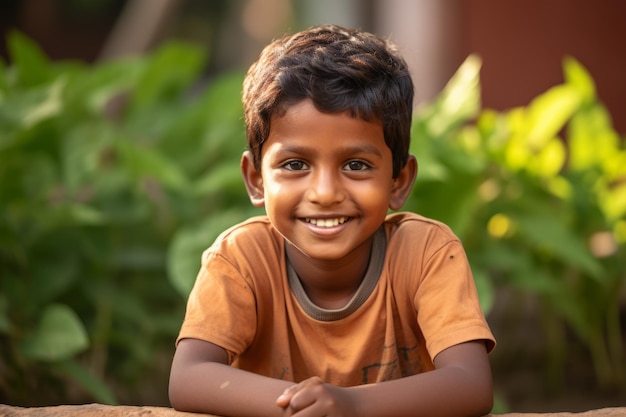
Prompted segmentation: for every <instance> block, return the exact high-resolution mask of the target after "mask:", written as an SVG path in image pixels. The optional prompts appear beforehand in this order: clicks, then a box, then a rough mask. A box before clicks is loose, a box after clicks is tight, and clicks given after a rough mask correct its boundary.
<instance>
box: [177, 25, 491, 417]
mask: <svg viewBox="0 0 626 417" xmlns="http://www.w3.org/2000/svg"><path fill="white" fill-rule="evenodd" d="M412 101H413V85H412V82H411V78H410V76H409V72H408V69H407V66H406V64H405V62H404V60H403V59H402V58H401V57H400V56H399V54H398V52H397V51H396V49H395V48H394V47H393V46H392V45H390V44H389V43H388V42H386V41H384V40H381V39H379V38H377V37H375V36H373V35H371V34H368V33H364V32H359V31H355V30H349V29H344V28H341V27H338V26H320V27H314V28H311V29H309V30H306V31H303V32H301V33H297V34H295V35H292V36H287V37H285V38H283V39H280V40H277V41H274V42H273V43H272V44H270V45H269V46H268V47H266V48H265V50H264V51H263V52H262V53H261V55H260V57H259V60H258V61H257V62H256V63H254V64H253V65H252V66H251V68H250V70H249V71H248V74H247V76H246V79H245V81H244V87H243V105H244V109H245V120H246V134H247V139H248V150H247V151H246V152H244V154H243V157H242V159H241V170H242V173H243V177H244V182H245V185H246V189H247V192H248V195H249V197H250V200H251V202H252V204H253V205H255V206H257V207H265V210H266V213H267V216H262V217H256V218H252V219H249V220H248V221H245V222H243V223H242V224H239V225H236V226H234V227H232V228H230V229H229V230H227V231H225V232H224V233H223V234H222V235H221V236H220V237H218V239H217V240H216V241H215V242H214V243H213V245H212V246H211V247H210V248H209V249H208V250H207V251H206V252H205V253H204V254H203V257H202V268H201V270H200V272H199V275H198V277H197V280H196V283H195V286H194V288H193V290H192V292H191V294H190V297H189V301H188V306H187V313H186V316H185V320H184V323H183V325H182V328H181V332H180V335H179V337H178V345H177V350H176V354H175V356H174V360H173V363H172V371H171V377H170V401H171V403H172V405H173V406H174V407H175V408H176V409H179V410H186V411H196V412H205V413H213V414H218V415H223V416H234V417H244V416H255V417H260V416H302V417H305V416H307V417H308V416H392V417H401V416H422V415H423V416H430V417H432V416H463V415H467V416H472V415H483V414H486V413H488V412H489V411H490V409H491V405H492V385H491V384H492V381H491V370H490V367H489V361H488V357H487V354H488V352H489V351H490V350H491V349H493V347H494V346H495V340H494V338H493V335H492V334H491V332H490V330H489V327H488V326H487V324H486V322H485V319H484V316H483V314H482V312H481V311H480V307H479V303H478V299H477V295H476V290H475V288H474V284H473V280H472V276H471V272H470V268H469V266H468V262H467V259H466V257H465V253H464V251H463V248H462V246H461V244H460V242H459V241H458V239H457V238H456V237H455V236H454V235H453V234H452V232H451V231H450V230H449V229H448V228H447V227H446V226H444V225H442V224H441V223H438V222H436V221H433V220H430V219H426V218H424V217H421V216H418V215H416V214H412V213H395V214H391V215H388V213H387V212H388V210H389V209H391V210H399V209H400V208H401V207H402V205H403V204H404V202H405V200H406V199H407V197H408V196H409V193H410V191H411V187H412V185H413V182H414V180H415V177H416V174H417V161H416V159H415V157H414V156H412V155H409V153H408V150H409V139H410V138H409V137H410V126H411V110H412Z"/></svg>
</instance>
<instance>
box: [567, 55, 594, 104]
mask: <svg viewBox="0 0 626 417" xmlns="http://www.w3.org/2000/svg"><path fill="white" fill-rule="evenodd" d="M563 72H564V76H565V81H566V82H567V84H569V85H571V86H573V87H574V88H576V90H578V92H579V94H580V96H581V98H582V100H583V102H585V103H591V102H593V101H594V100H595V99H596V85H595V83H594V81H593V78H591V75H590V74H589V72H588V71H587V70H586V69H585V67H583V66H582V64H581V63H580V62H578V61H577V60H576V59H574V58H572V57H566V58H565V59H564V60H563Z"/></svg>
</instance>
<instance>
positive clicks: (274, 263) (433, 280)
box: [178, 212, 495, 386]
mask: <svg viewBox="0 0 626 417" xmlns="http://www.w3.org/2000/svg"><path fill="white" fill-rule="evenodd" d="M372 252H373V253H377V254H378V256H374V255H373V256H372V259H371V260H370V265H369V266H368V271H367V273H366V277H365V278H364V280H363V283H362V284H361V288H359V290H358V292H357V294H355V297H353V299H352V300H351V302H350V303H349V304H348V305H347V306H346V307H344V308H343V309H342V310H324V309H321V308H319V307H317V306H315V305H313V304H312V303H311V302H310V301H309V300H308V298H307V297H306V293H305V292H304V291H303V290H302V287H301V285H300V284H299V282H298V280H297V276H296V275H295V273H294V272H293V269H291V267H290V265H289V262H288V260H287V258H286V255H285V243H284V240H283V238H282V237H281V236H280V234H279V233H278V232H277V231H276V230H275V229H274V228H273V226H272V225H271V224H270V222H269V220H268V218H267V217H265V216H260V217H254V218H252V219H249V220H247V221H245V222H243V223H241V224H238V225H236V226H234V227H232V228H230V229H228V230H226V231H225V232H224V233H222V234H221V235H220V236H219V237H218V238H217V240H216V241H215V243H214V244H213V245H212V246H211V247H210V248H209V249H207V250H206V251H205V252H204V254H203V256H202V268H201V269H200V272H199V274H198V277H197V279H196V282H195V285H194V287H193V289H192V291H191V293H190V295H189V300H188V304H187V312H186V315H185V320H184V322H183V324H182V328H181V331H180V334H179V337H178V340H180V339H183V338H196V339H201V340H206V341H209V342H211V343H214V344H216V345H218V346H221V347H223V348H224V349H226V350H227V351H228V353H229V360H230V362H231V365H232V366H234V367H237V368H240V369H244V370H247V371H251V372H254V373H257V374H261V375H265V376H269V377H273V378H279V379H284V380H288V381H293V382H299V381H302V380H304V379H306V378H308V377H311V376H319V377H321V378H322V379H323V380H324V381H325V382H328V383H331V384H335V385H339V386H353V385H360V384H366V383H373V382H380V381H385V380H390V379H397V378H401V377H404V376H409V375H414V374H418V373H421V372H425V371H428V370H431V369H433V368H434V365H433V358H434V357H435V356H436V355H437V354H438V353H439V352H441V351H442V350H444V349H446V348H448V347H451V346H454V345H456V344H459V343H463V342H467V341H472V340H484V341H485V343H486V346H487V349H488V350H489V351H491V350H492V349H493V348H494V346H495V339H494V337H493V335H492V333H491V331H490V329H489V326H488V325H487V323H486V320H485V318H484V315H483V313H482V311H481V309H480V305H479V302H478V296H477V293H476V289H475V286H474V281H473V278H472V274H471V271H470V267H469V264H468V261H467V258H466V255H465V251H464V250H463V247H462V246H461V243H460V241H459V240H458V238H457V237H456V236H455V235H454V234H453V233H452V231H451V230H450V229H449V228H448V227H447V226H445V225H444V224H442V223H440V222H437V221H434V220H431V219H427V218H425V217H422V216H419V215H416V214H413V213H406V212H404V213H395V214H391V215H389V216H387V219H386V221H385V223H384V225H383V226H382V227H381V229H380V230H379V232H378V233H377V238H376V239H374V246H373V250H372Z"/></svg>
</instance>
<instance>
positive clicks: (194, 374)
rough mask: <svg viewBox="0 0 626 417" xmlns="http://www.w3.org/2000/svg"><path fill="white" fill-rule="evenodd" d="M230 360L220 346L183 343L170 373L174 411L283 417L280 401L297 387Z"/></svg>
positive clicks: (251, 416) (170, 394)
mask: <svg viewBox="0 0 626 417" xmlns="http://www.w3.org/2000/svg"><path fill="white" fill-rule="evenodd" d="M227 359H228V356H227V353H226V351H225V350H224V349H222V348H221V347H219V346H217V345H214V344H212V343H209V342H205V341H202V340H198V339H182V340H181V341H180V342H179V343H178V347H177V349H176V353H175V354H174V359H173V361H172V370H171V373H170V383H169V397H170V403H171V404H172V407H174V408H175V409H176V410H179V411H192V412H202V413H209V414H218V415H222V416H233V417H246V416H250V417H261V416H268V417H269V416H282V415H283V410H282V409H281V408H280V407H278V406H277V405H276V398H277V397H278V396H279V395H280V394H281V393H282V392H283V391H284V390H285V389H286V388H287V387H289V386H291V385H293V383H292V382H287V381H282V380H278V379H272V378H267V377H264V376H260V375H256V374H253V373H250V372H246V371H242V370H239V369H236V368H232V367H231V366H229V365H227Z"/></svg>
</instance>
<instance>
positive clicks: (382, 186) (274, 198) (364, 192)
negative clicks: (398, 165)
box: [242, 100, 416, 261]
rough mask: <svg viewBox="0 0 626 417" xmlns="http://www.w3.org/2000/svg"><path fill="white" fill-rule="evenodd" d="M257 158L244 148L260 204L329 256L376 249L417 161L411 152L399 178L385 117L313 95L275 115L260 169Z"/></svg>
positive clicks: (295, 237) (311, 251)
mask: <svg viewBox="0 0 626 417" xmlns="http://www.w3.org/2000/svg"><path fill="white" fill-rule="evenodd" d="M253 165H254V164H253V162H252V156H251V155H250V154H249V153H246V154H244V158H243V159H242V170H243V172H244V178H245V180H246V186H247V189H248V193H249V194H250V197H251V200H252V202H253V204H254V205H256V206H264V207H265V209H266V212H267V215H268V216H269V218H270V220H271V222H272V224H273V225H274V227H275V228H276V229H277V230H278V231H279V232H280V233H281V234H282V235H283V236H284V237H285V239H287V241H288V242H290V243H291V244H292V245H293V246H295V247H296V248H297V249H299V251H300V252H302V253H303V254H305V255H307V256H308V257H311V258H314V259H318V260H329V261H330V260H339V259H343V258H344V257H345V256H348V255H350V254H352V255H355V254H356V253H355V252H359V251H360V250H361V251H363V253H362V254H363V255H365V256H369V244H370V238H371V237H372V235H373V234H374V232H375V231H376V230H377V229H378V227H379V226H380V225H381V224H382V223H383V221H384V219H385V216H386V215H387V210H388V209H389V208H392V209H399V208H400V207H401V206H402V204H403V203H404V200H405V199H406V196H407V195H408V192H410V188H411V186H412V183H413V179H414V177H415V169H416V165H415V164H414V158H412V160H411V161H410V163H409V164H407V165H411V166H412V167H413V168H415V169H414V170H412V171H411V169H409V171H411V172H408V173H407V172H403V173H401V175H400V176H399V177H398V178H397V179H393V178H392V155H391V150H390V149H389V147H388V146H387V145H386V143H385V139H384V135H383V128H382V124H381V123H379V122H366V121H363V120H360V119H356V118H352V117H350V115H348V114H346V113H340V114H327V113H321V112H319V111H318V110H317V109H316V108H315V107H314V105H313V104H312V103H311V102H310V101H309V100H305V101H302V102H300V103H299V104H297V105H295V106H292V107H290V108H289V109H288V110H287V112H286V113H285V114H284V115H282V116H277V117H273V118H272V120H271V128H270V134H269V136H268V138H267V140H266V142H265V143H264V144H263V152H262V163H261V172H260V173H258V172H256V170H254V168H253ZM405 169H406V168H405ZM407 181H408V187H407V184H406V183H407ZM407 188H408V190H407Z"/></svg>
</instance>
